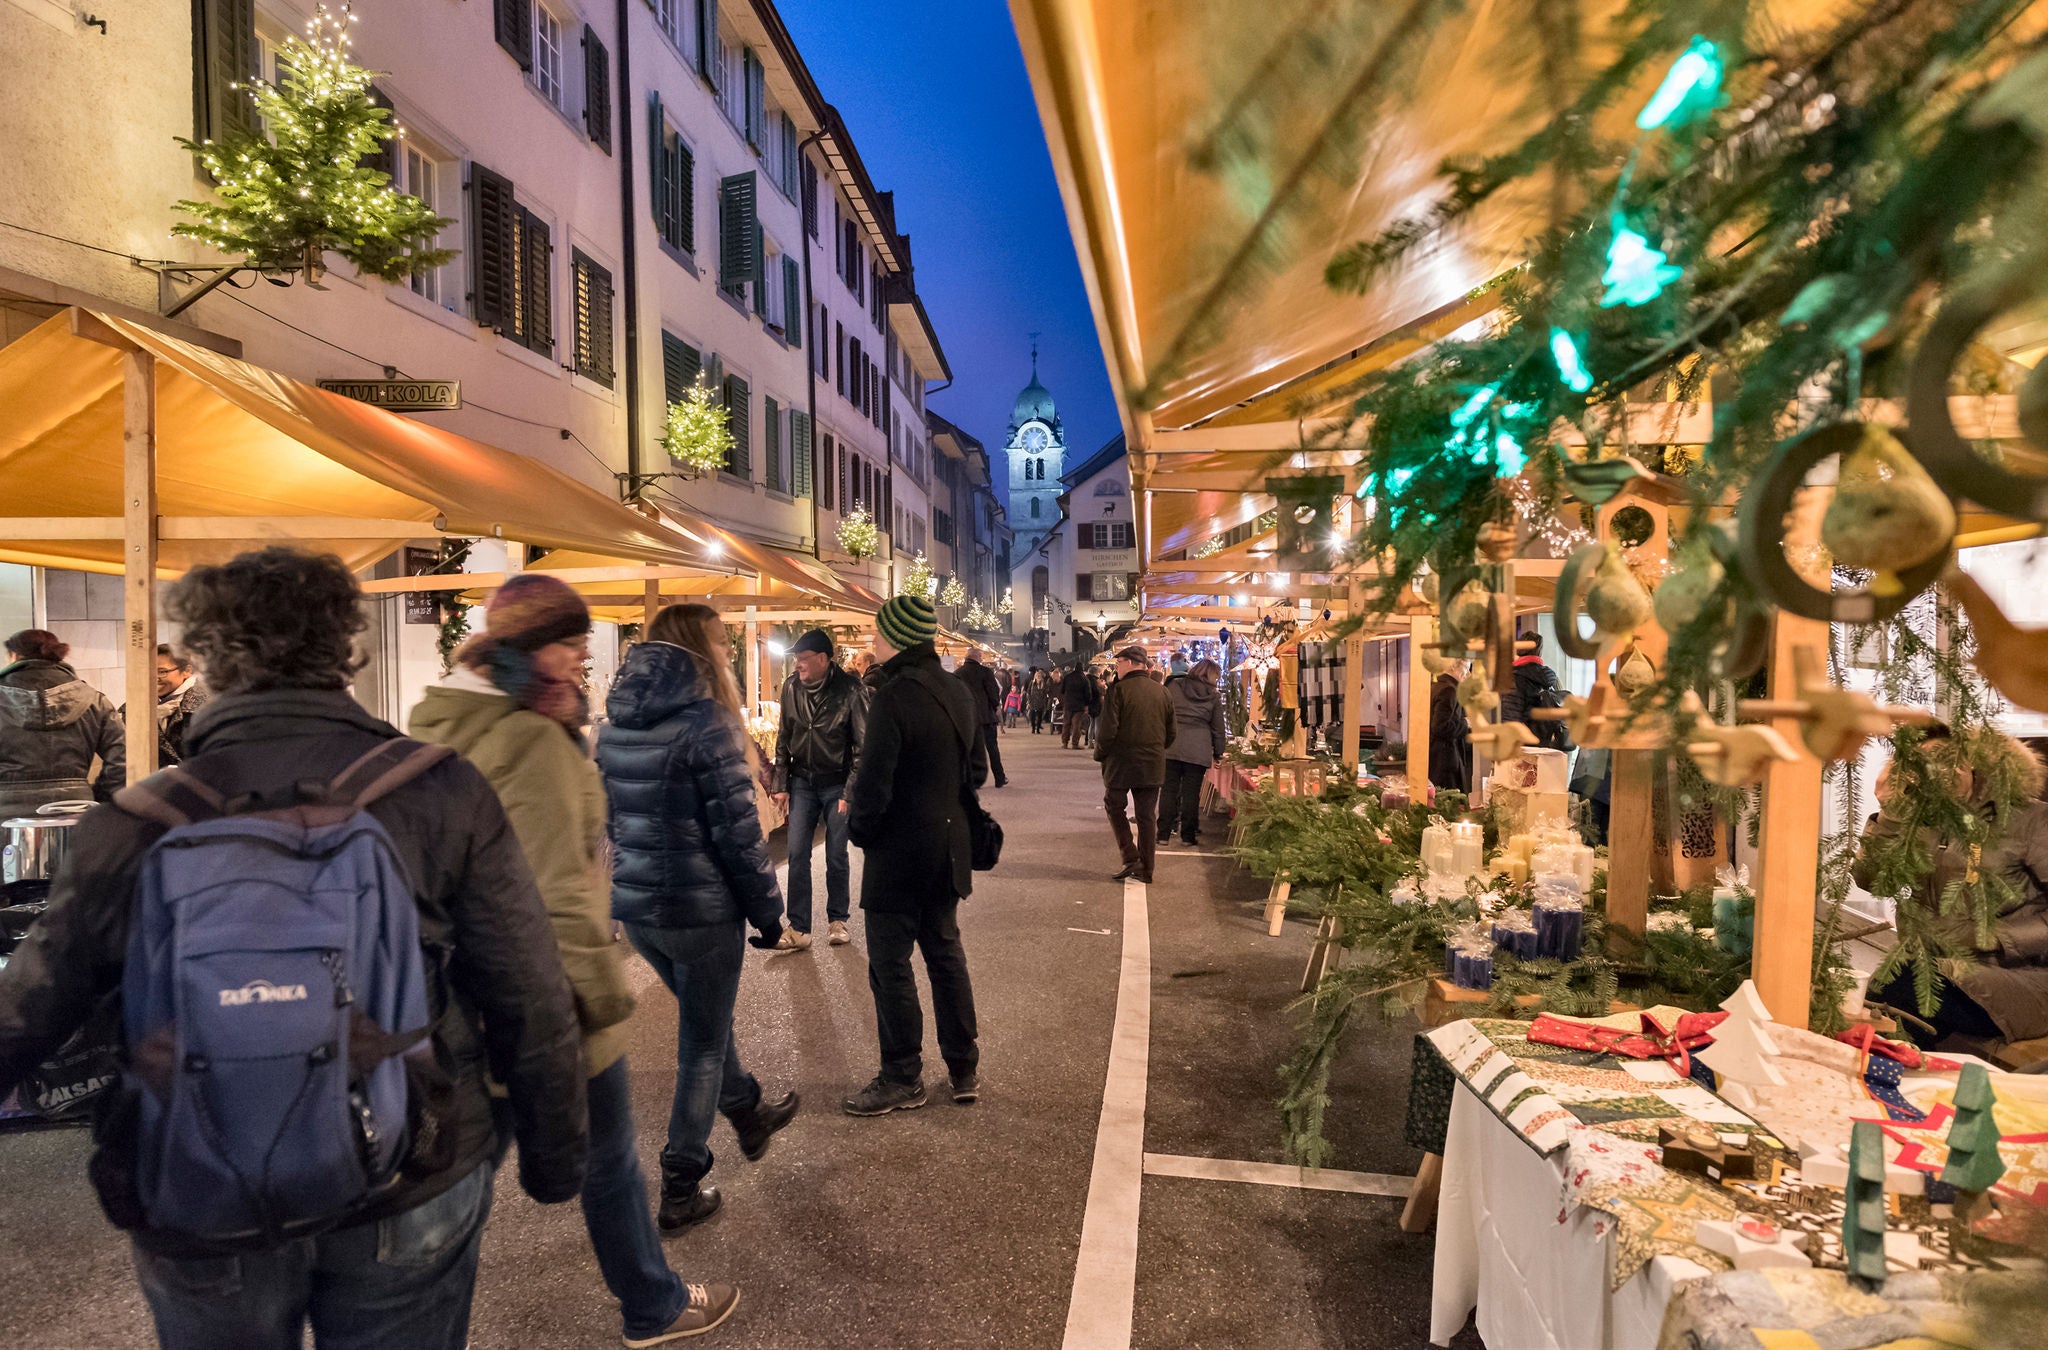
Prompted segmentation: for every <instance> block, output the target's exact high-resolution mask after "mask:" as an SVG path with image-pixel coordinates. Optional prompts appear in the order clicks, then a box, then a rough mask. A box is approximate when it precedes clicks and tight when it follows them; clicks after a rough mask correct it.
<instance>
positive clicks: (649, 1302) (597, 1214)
mask: <svg viewBox="0 0 2048 1350" xmlns="http://www.w3.org/2000/svg"><path fill="white" fill-rule="evenodd" d="M589 1094H590V1170H589V1172H588V1173H587V1174H586V1175H585V1177H584V1181H583V1226H584V1227H585V1228H587V1229H589V1230H590V1249H591V1250H592V1251H594V1252H596V1253H597V1267H598V1269H599V1270H601V1271H603V1272H604V1283H605V1288H607V1289H609V1290H611V1291H612V1297H613V1298H616V1299H617V1300H618V1301H619V1312H620V1314H621V1315H622V1316H623V1317H624V1318H625V1324H626V1335H628V1336H630V1337H634V1338H636V1339H637V1338H639V1337H642V1336H652V1335H653V1334H654V1333H656V1332H657V1331H661V1330H664V1329H665V1328H667V1326H668V1325H669V1323H671V1322H673V1321H675V1320H676V1318H677V1317H678V1316H680V1315H681V1313H682V1311H683V1309H684V1308H685V1307H687V1306H688V1305H689V1302H690V1296H689V1294H688V1293H686V1292H685V1291H684V1289H683V1282H682V1281H681V1280H680V1279H678V1278H677V1277H676V1273H675V1272H674V1271H673V1270H670V1269H669V1265H668V1258H666V1257H664V1256H663V1255H662V1254H661V1235H660V1234H658V1233H656V1232H655V1231H654V1218H653V1215H652V1214H651V1213H650V1212H649V1210H648V1208H647V1182H646V1181H645V1180H644V1179H643V1178H642V1177H641V1175H640V1154H639V1151H638V1149H637V1148H636V1147H635V1146H634V1140H633V1099H632V1095H631V1093H630V1092H629V1090H628V1086H627V1082H626V1061H625V1060H624V1059H620V1060H618V1061H617V1062H615V1063H614V1064H613V1065H612V1066H611V1067H610V1068H609V1069H606V1070H605V1071H604V1072H603V1073H600V1074H598V1075H597V1076H596V1077H594V1078H592V1079H591V1080H590V1087H589Z"/></svg>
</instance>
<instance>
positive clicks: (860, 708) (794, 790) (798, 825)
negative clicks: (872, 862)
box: [775, 628, 868, 951]
mask: <svg viewBox="0 0 2048 1350" xmlns="http://www.w3.org/2000/svg"><path fill="white" fill-rule="evenodd" d="M790 656H791V659H792V660H793V661H794V662H795V663H796V671H795V673H793V674H792V675H791V676H790V677H789V678H788V679H787V680H785V681H783V685H782V731H781V733H780V734H779V735H778V736H777V737H776V738H775V800H776V801H777V802H778V803H780V804H781V805H782V806H783V807H784V808H785V809H786V810H788V812H789V925H788V927H786V928H784V929H783V931H782V942H781V946H782V948H783V950H785V951H805V950H808V949H809V948H810V945H811V844H812V842H813V841H814V840H815V839H816V838H817V835H818V829H819V827H820V826H823V827H824V830H825V921H826V922H827V923H828V924H830V925H831V941H832V945H833V946H835V947H840V946H844V945H845V944H846V943H848V942H851V941H852V940H853V935H852V934H851V933H849V932H848V931H847V927H846V921H847V919H848V918H850V917H852V892H851V889H850V887H849V886H848V884H847V882H848V878H849V876H850V875H851V873H850V871H849V870H848V864H847V857H846V840H847V834H846V812H847V805H846V799H847V790H848V786H849V785H850V784H851V783H852V781H853V773H854V766H855V765H856V764H857V763H858V762H859V760H860V743H861V738H862V737H863V736H864V735H865V734H866V732H867V722H868V691H867V690H866V689H865V688H864V687H862V685H861V682H860V681H859V680H857V679H855V678H854V677H853V676H851V675H849V674H847V673H846V672H845V671H844V670H841V669H840V668H839V666H838V664H837V663H835V662H834V661H833V660H832V639H831V637H830V636H828V635H827V634H826V632H825V630H824V629H822V628H813V629H812V630H811V631H810V632H808V633H805V634H804V635H803V636H802V637H800V638H798V639H797V640H796V645H795V646H794V647H792V648H790Z"/></svg>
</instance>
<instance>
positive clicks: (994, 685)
mask: <svg viewBox="0 0 2048 1350" xmlns="http://www.w3.org/2000/svg"><path fill="white" fill-rule="evenodd" d="M953 673H954V674H955V675H957V676H959V677H960V683H962V684H964V685H966V686H967V692H968V693H969V694H971V695H973V697H974V711H975V716H976V718H977V720H978V722H979V727H978V734H979V735H980V737H981V748H982V750H983V751H984V752H985V753H986V754H987V755H988V767H989V772H990V773H992V774H994V775H995V779H996V786H997V787H1008V786H1009V785H1010V778H1009V775H1008V774H1006V773H1004V772H1003V751H1002V747H1001V746H999V745H998V744H996V742H997V740H998V739H999V738H1000V737H1001V735H1002V730H1003V685H1002V682H1001V681H1000V680H998V679H996V673H995V672H994V671H992V670H990V669H989V668H988V667H987V666H985V665H983V664H982V663H981V648H979V647H970V648H968V649H967V659H966V660H964V661H962V662H961V663H960V669H958V670H956V671H954V672H953Z"/></svg>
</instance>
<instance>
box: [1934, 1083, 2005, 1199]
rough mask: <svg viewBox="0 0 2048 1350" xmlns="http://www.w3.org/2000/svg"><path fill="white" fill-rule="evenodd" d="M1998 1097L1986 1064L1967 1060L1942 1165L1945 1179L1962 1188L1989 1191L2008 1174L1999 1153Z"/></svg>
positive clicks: (1961, 1189)
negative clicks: (1996, 1118)
mask: <svg viewBox="0 0 2048 1350" xmlns="http://www.w3.org/2000/svg"><path fill="white" fill-rule="evenodd" d="M1997 1101H1998V1098H1997V1096H1996V1095H1995V1094H1994V1093H1993V1092H1992V1091H1991V1075H1990V1074H1989V1073H1987V1072H1986V1071H1985V1069H1984V1066H1983V1065H1982V1064H1965V1065H1964V1066H1963V1072H1962V1076H1961V1077H1960V1078H1959V1079H1958V1080H1957V1082H1956V1095H1955V1110H1956V1118H1955V1122H1954V1123H1953V1124H1951V1125H1950V1126H1949V1128H1948V1161H1947V1162H1946V1163H1944V1164H1943V1165H1942V1169H1941V1179H1942V1180H1943V1181H1945V1182H1947V1183H1948V1184H1949V1185H1951V1186H1953V1187H1955V1188H1956V1189H1957V1190H1958V1191H1976V1192H1982V1191H1988V1190H1990V1189H1991V1188H1992V1187H1993V1186H1995V1185H1997V1184H1998V1179H1999V1178H2000V1177H2002V1176H2004V1175H2005V1160H2004V1159H2003V1158H2001V1157H1999V1156H1998V1122H1997V1120H1995V1119H1994V1118H1993V1115H1992V1107H1993V1106H1994V1105H1995V1104H1996V1103H1997Z"/></svg>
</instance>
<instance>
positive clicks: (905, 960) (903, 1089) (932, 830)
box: [846, 595, 988, 1116]
mask: <svg viewBox="0 0 2048 1350" xmlns="http://www.w3.org/2000/svg"><path fill="white" fill-rule="evenodd" d="M937 636H938V616H937V615H936V614H935V613H934V612H933V610H932V606H931V602H930V601H928V600H924V599H920V598H918V597H916V596H909V595H899V596H897V597H896V598H895V599H893V600H890V601H889V602H888V603H887V604H885V605H883V606H882V609H881V612H880V613H879V614H877V615H876V616H875V656H876V658H877V659H878V660H879V661H880V662H881V664H880V665H879V666H878V667H877V669H879V670H880V671H881V683H880V687H878V688H877V689H876V690H875V695H874V701H873V702H872V704H870V706H869V708H868V731H867V740H866V742H865V744H863V745H862V747H861V757H860V768H859V770H858V771H857V773H856V775H855V779H854V785H853V796H852V803H853V805H852V811H851V820H850V825H851V829H852V834H853V842H854V843H856V844H858V845H860V847H861V850H862V852H863V853H864V854H865V855H866V858H867V862H866V865H865V867H863V869H862V871H861V883H860V907H861V909H862V910H863V911H865V912H866V914H867V931H868V987H869V988H870V989H872V990H873V991H874V995H875V1029H876V1032H877V1034H878V1036H879V1038H880V1040H881V1051H882V1071H881V1072H880V1073H879V1074H877V1075H876V1076H875V1079H874V1081H873V1082H871V1083H869V1084H868V1085H867V1086H866V1087H865V1088H862V1089H861V1090H860V1091H859V1092H857V1093H855V1094H854V1095H853V1096H851V1097H848V1098H847V1099H846V1111H847V1113H848V1114H849V1115H856V1116H881V1115H887V1114H888V1113H889V1112H891V1111H905V1110H912V1109H915V1108H916V1107H920V1106H923V1105H924V1104H925V1092H924V1059H923V1047H924V1017H923V1013H922V1010H921V1009H920V1008H919V1007H918V1002H917V978H916V976H915V975H914V974H913V973H912V971H911V968H910V953H911V950H912V948H913V947H915V948H917V949H919V950H921V951H923V953H924V968H925V975H926V976H927V978H929V979H930V981H931V986H932V1017H933V1019H934V1020H935V1021H936V1022H937V1023H938V1029H939V1052H940V1053H941V1054H942V1055H944V1056H945V1060H946V1068H947V1069H948V1070H949V1071H950V1072H951V1074H952V1078H953V1100H954V1101H956V1102H959V1103H961V1104H963V1105H964V1104H966V1103H969V1102H972V1101H975V1100H977V1099H978V1097H979V1095H980V1086H979V1082H978V1080H977V1078H976V1072H977V1069H978V1066H979V1063H980V1058H981V1053H980V1049H979V1047H978V1045H977V1044H976V1040H977V1032H976V1030H975V1022H974V989H973V986H972V985H970V984H969V983H968V979H967V953H966V951H965V950H964V949H963V948H962V947H961V945H960V924H959V908H960V901H961V900H962V899H964V898H965V897H966V896H967V895H968V894H969V893H970V892H972V891H973V889H974V882H973V877H974V870H973V862H974V851H973V845H972V843H971V841H970V839H969V836H968V827H967V811H966V804H965V801H964V798H965V795H966V793H965V789H966V788H968V787H974V788H979V787H980V786H981V785H982V783H983V781H984V780H986V779H987V777H988V760H987V757H986V755H985V754H984V753H983V750H982V743H981V738H980V736H979V735H978V734H977V732H976V725H977V719H976V713H975V706H974V701H973V700H972V698H970V697H969V695H968V693H967V688H966V686H965V685H963V684H961V683H960V681H958V680H954V679H948V678H946V670H945V667H944V666H942V665H940V664H939V654H938V652H937V651H936V650H935V649H934V648H933V646H932V643H933V640H934V639H935V638H936V637H937Z"/></svg>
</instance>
